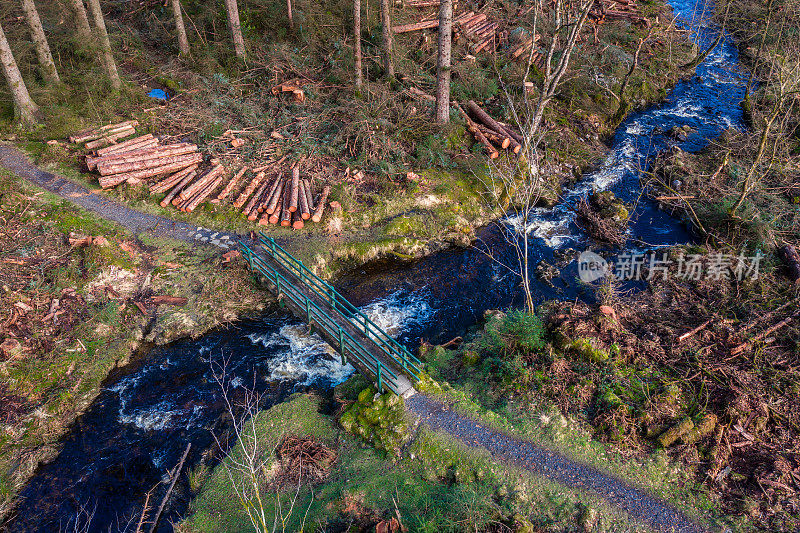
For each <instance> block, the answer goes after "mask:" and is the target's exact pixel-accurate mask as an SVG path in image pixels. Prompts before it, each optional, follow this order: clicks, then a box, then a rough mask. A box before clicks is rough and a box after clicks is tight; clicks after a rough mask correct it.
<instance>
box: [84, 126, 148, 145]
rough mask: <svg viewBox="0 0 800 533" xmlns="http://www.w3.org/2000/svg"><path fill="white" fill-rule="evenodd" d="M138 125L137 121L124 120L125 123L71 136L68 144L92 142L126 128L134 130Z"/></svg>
mask: <svg viewBox="0 0 800 533" xmlns="http://www.w3.org/2000/svg"><path fill="white" fill-rule="evenodd" d="M138 125H139V121H138V120H126V121H125V122H119V123H117V124H106V125H105V126H101V127H99V128H93V129H88V130H83V131H81V132H78V133H76V134H75V135H71V136H70V138H69V142H71V143H77V144H80V143H84V142H86V141H94V140H95V139H99V138H100V137H103V136H104V135H106V134H108V133H114V132H117V131H120V130H123V129H127V128H135V127H136V126H138Z"/></svg>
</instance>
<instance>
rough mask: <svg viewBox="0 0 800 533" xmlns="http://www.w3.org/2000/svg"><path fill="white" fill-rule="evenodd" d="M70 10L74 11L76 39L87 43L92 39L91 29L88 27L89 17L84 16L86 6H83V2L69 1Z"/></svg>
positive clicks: (78, 0)
mask: <svg viewBox="0 0 800 533" xmlns="http://www.w3.org/2000/svg"><path fill="white" fill-rule="evenodd" d="M70 3H71V4H72V10H73V11H75V24H76V26H77V28H78V37H80V38H81V40H82V41H83V42H84V43H88V42H90V41H91V39H92V28H91V26H89V16H88V15H87V14H86V6H84V5H83V0H70Z"/></svg>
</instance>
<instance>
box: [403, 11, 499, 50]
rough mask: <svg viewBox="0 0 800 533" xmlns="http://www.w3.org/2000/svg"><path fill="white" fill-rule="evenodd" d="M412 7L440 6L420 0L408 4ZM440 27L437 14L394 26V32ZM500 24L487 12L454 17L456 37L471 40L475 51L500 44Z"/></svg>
mask: <svg viewBox="0 0 800 533" xmlns="http://www.w3.org/2000/svg"><path fill="white" fill-rule="evenodd" d="M408 5H409V6H411V7H417V8H422V7H433V6H438V5H439V2H438V1H436V2H435V3H434V2H431V1H428V0H419V1H415V2H414V3H409V4H408ZM438 27H439V19H438V17H436V16H432V17H429V18H427V19H424V20H422V21H420V22H414V23H411V24H403V25H401V26H395V27H393V28H392V31H393V32H394V33H408V32H413V31H422V30H432V29H436V28H438ZM498 27H499V24H498V23H497V22H495V21H492V20H490V19H489V17H488V16H487V15H486V14H485V13H475V12H473V11H467V12H465V13H461V14H460V15H456V16H455V17H453V28H454V31H455V33H456V39H458V38H462V37H463V38H465V39H466V40H467V41H469V42H470V49H471V51H472V52H473V53H478V52H481V51H483V50H486V51H492V50H494V49H495V48H497V46H499V44H500V41H501V39H500V38H499V35H498V33H497V31H498Z"/></svg>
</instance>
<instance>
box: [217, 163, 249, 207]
mask: <svg viewBox="0 0 800 533" xmlns="http://www.w3.org/2000/svg"><path fill="white" fill-rule="evenodd" d="M248 168H250V167H247V166H244V167H242V168H240V169H239V172H237V173H236V174H234V175H233V177H232V178H231V181H229V182H228V184H227V185H225V188H224V189H222V192H221V193H219V194H218V195H217V200H219V201H222V200H224V199H225V198H227V197H228V195H229V194H230V193H231V191H233V189H234V188H236V185H237V184H238V183H239V180H240V179H242V176H244V173H245V172H247V169H248Z"/></svg>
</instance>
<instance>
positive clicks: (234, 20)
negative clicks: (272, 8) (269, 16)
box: [225, 0, 291, 59]
mask: <svg viewBox="0 0 800 533" xmlns="http://www.w3.org/2000/svg"><path fill="white" fill-rule="evenodd" d="M225 12H226V13H227V14H228V28H229V29H230V31H231V35H232V36H233V49H234V51H235V52H236V57H241V58H242V59H244V57H245V50H244V37H243V36H242V23H241V22H240V20H239V4H238V3H237V1H236V0H225ZM290 20H291V19H290Z"/></svg>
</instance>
